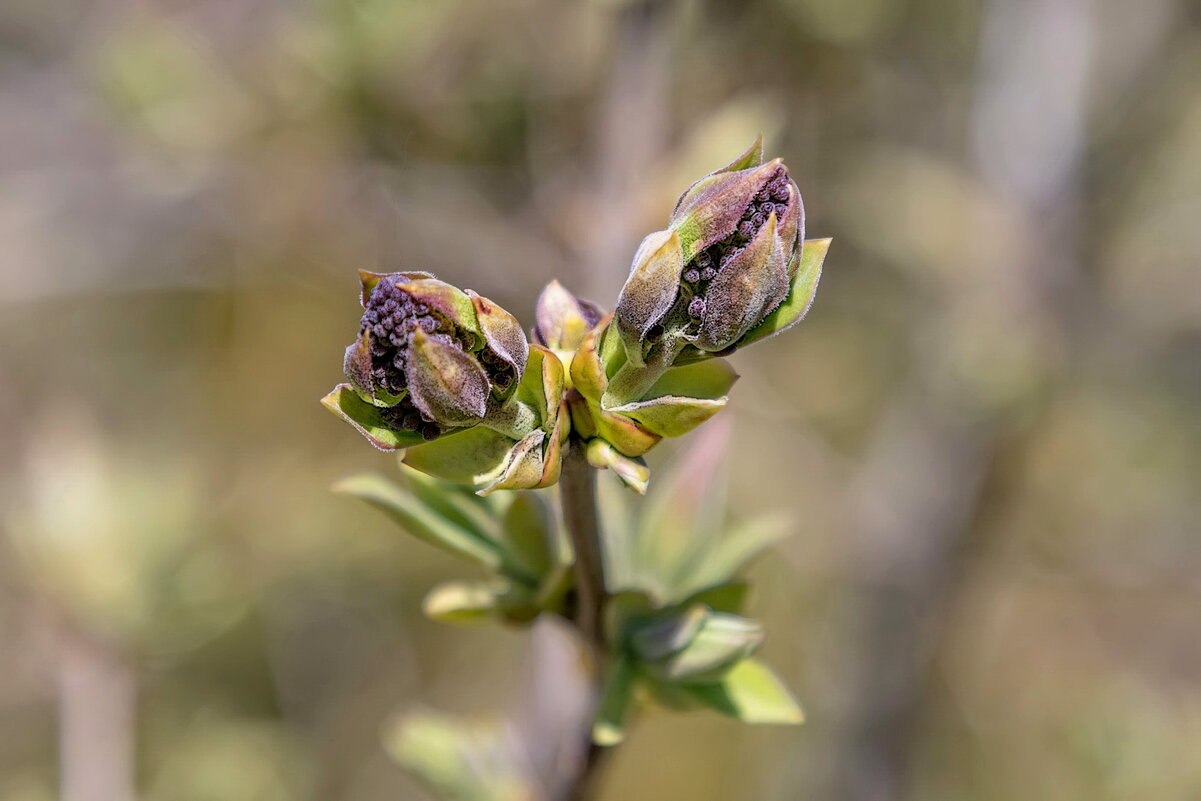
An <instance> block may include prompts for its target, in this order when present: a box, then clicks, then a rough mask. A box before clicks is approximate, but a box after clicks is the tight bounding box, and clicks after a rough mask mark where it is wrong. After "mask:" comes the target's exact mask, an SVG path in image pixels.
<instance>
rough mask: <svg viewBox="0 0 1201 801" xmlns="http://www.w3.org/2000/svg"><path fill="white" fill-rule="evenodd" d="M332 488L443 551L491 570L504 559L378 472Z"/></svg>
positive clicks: (495, 549)
mask: <svg viewBox="0 0 1201 801" xmlns="http://www.w3.org/2000/svg"><path fill="white" fill-rule="evenodd" d="M333 489H334V491H335V492H340V493H343V494H345V495H350V496H352V497H355V498H359V499H360V500H363V501H366V502H367V503H369V504H371V505H372V506H374V507H376V508H377V509H379V510H381V511H383V512H384V513H385V514H387V515H388V516H389V517H391V518H392V519H393V520H395V521H396V522H397V523H400V525H402V526H403V527H404V528H405V529H406V530H408V532H409V533H410V534H412V535H413V536H415V537H417V538H418V539H422V540H425V541H426V542H428V543H430V544H431V545H434V546H436V547H438V548H441V549H442V550H444V551H448V552H450V553H453V554H456V555H458V556H463V557H465V558H467V559H470V560H472V561H473V562H477V563H478V564H480V565H482V566H484V567H486V568H489V569H491V570H496V569H498V568H499V567H500V566H501V564H502V562H503V561H504V559H503V555H502V554H501V551H500V549H499V548H498V547H497V545H496V543H494V542H490V541H489V540H486V539H484V538H483V537H481V536H479V535H478V534H477V533H475V532H473V531H471V530H470V529H467V528H464V527H463V526H460V525H457V524H455V523H452V522H451V521H450V520H448V519H447V518H445V517H443V516H442V515H440V514H438V513H437V512H436V511H435V510H433V509H432V508H430V507H429V506H427V505H426V504H424V503H422V502H421V500H420V499H418V498H417V497H416V496H415V495H413V494H412V493H410V492H408V491H406V490H405V489H403V488H402V487H400V486H398V485H396V484H394V483H393V482H391V481H388V480H387V479H385V478H383V477H382V476H378V475H374V474H370V473H367V474H361V475H357V476H351V477H350V478H346V479H343V480H342V481H339V482H338V483H336V484H335V485H334V487H333Z"/></svg>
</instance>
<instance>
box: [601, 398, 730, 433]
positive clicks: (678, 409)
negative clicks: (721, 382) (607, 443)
mask: <svg viewBox="0 0 1201 801" xmlns="http://www.w3.org/2000/svg"><path fill="white" fill-rule="evenodd" d="M725 406H726V398H724V397H721V398H713V399H707V398H678V397H675V396H672V395H665V396H663V397H661V398H655V399H653V400H648V401H636V402H634V403H627V404H624V405H622V406H615V407H613V408H612V409H610V410H609V411H611V412H614V413H616V414H622V415H625V416H626V417H629V418H630V419H632V420H635V421H637V422H638V424H639V425H641V426H642V427H643V428H645V429H646V430H647V431H649V432H651V433H652V434H656V435H658V436H660V437H679V436H682V435H684V434H687V433H688V432H689V431H691V430H692V429H694V428H696V427H697V426H699V425H700V424H701V423H703V422H705V421H706V420H708V419H709V418H710V417H712V416H713V415H715V414H717V413H718V412H720V411H721V410H722V409H724V408H725Z"/></svg>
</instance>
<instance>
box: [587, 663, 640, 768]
mask: <svg viewBox="0 0 1201 801" xmlns="http://www.w3.org/2000/svg"><path fill="white" fill-rule="evenodd" d="M633 700H634V671H633V668H632V667H631V666H630V663H629V660H628V659H624V658H622V657H620V656H619V657H618V658H616V659H614V660H613V662H612V664H611V665H610V667H609V675H608V676H607V678H606V679H605V689H604V691H603V692H602V694H601V700H600V706H599V708H598V710H597V713H596V720H595V721H594V722H593V724H592V741H593V742H594V743H596V744H597V745H601V746H612V745H617V744H618V743H620V742H621V741H622V740H624V739H625V736H626V721H627V719H628V718H629V714H630V707H631V706H632V705H633Z"/></svg>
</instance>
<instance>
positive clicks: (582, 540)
mask: <svg viewBox="0 0 1201 801" xmlns="http://www.w3.org/2000/svg"><path fill="white" fill-rule="evenodd" d="M559 489H560V498H561V499H562V505H563V523H564V525H565V526H566V527H567V533H568V535H569V536H570V537H571V545H572V548H573V549H574V550H575V583H576V609H575V622H576V625H577V626H578V627H579V629H580V634H581V636H582V637H583V638H584V642H585V643H587V647H588V652H589V655H590V657H591V660H590V661H591V663H592V664H591V667H592V695H593V703H592V705H591V706H592V707H593V708H595V705H596V703H597V702H598V701H599V699H600V693H601V687H602V686H603V682H604V673H605V670H606V668H607V661H608V660H607V656H608V651H607V648H606V645H605V631H604V611H605V599H606V592H605V564H604V551H603V548H602V544H601V528H600V519H599V508H598V506H597V502H596V471H595V470H594V469H593V467H592V466H591V465H590V464H588V459H587V457H586V456H585V453H584V443H583V442H581V441H580V440H577V439H574V438H573V439H572V440H571V441H570V442H569V443H568V447H567V453H566V454H565V456H564V459H563V472H562V474H561V476H560V478H559ZM581 750H582V754H581V758H580V763H579V768H578V770H577V772H576V775H575V776H574V777H573V778H572V780H571V783H570V785H569V786H568V787H567V789H566V791H565V792H564V795H563V801H585V799H589V798H592V797H593V794H594V792H595V788H596V780H597V776H598V774H599V767H600V765H601V763H602V761H603V756H604V753H605V752H606V750H607V749H605V748H602V747H600V746H598V745H596V744H595V743H593V742H592V715H591V711H590V713H589V716H588V719H587V722H586V725H585V726H584V745H583V748H582V749H581Z"/></svg>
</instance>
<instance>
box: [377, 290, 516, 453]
mask: <svg viewBox="0 0 1201 801" xmlns="http://www.w3.org/2000/svg"><path fill="white" fill-rule="evenodd" d="M404 280H405V279H403V278H397V277H393V276H387V277H385V278H383V279H382V280H381V281H380V282H379V283H378V284H376V285H375V287H374V288H373V289H372V290H371V294H370V296H369V298H368V300H367V304H366V308H365V310H364V312H363V316H362V318H361V319H360V321H359V333H360V336H361V335H362V334H363V333H369V334H370V336H369V337H368V341H369V342H370V351H371V382H372V385H373V386H374V387H375V388H376V390H382V391H383V392H385V393H387V394H389V395H404V394H405V391H406V390H407V389H408V379H407V377H406V374H405V370H406V368H407V366H408V355H409V344H410V341H411V339H412V336H413V333H414V332H415V331H416V330H417V329H421V330H422V331H424V332H425V333H426V334H427V335H428V336H429V337H430V338H431V339H434V340H438V341H440V342H443V343H445V344H447V345H451V346H453V347H454V348H456V349H458V350H460V351H462V352H464V353H470V354H472V355H473V356H474V357H475V358H476V359H477V361H478V362H479V364H480V366H481V367H483V369H484V372H485V373H486V374H487V375H488V379H489V381H490V382H491V384H492V386H493V387H495V388H497V389H498V390H500V391H504V390H505V389H507V388H508V387H509V386H510V385H511V384H512V383H513V381H514V379H515V378H516V375H515V373H514V370H513V367H512V366H511V365H510V364H509V363H508V362H506V361H505V360H504V359H502V358H501V357H500V356H498V355H497V354H495V353H493V352H492V351H491V350H490V349H489V348H487V347H484V346H482V345H481V344H480V338H478V337H477V336H476V335H475V334H473V333H472V332H470V331H467V330H465V329H463V328H460V327H459V326H457V325H455V324H454V322H452V321H451V320H450V319H449V318H448V317H447V316H446V315H444V314H442V313H441V312H440V311H438V310H437V309H434V308H431V307H430V306H429V305H427V304H425V303H423V302H422V301H420V300H418V299H417V298H415V297H413V296H412V295H411V294H409V293H408V292H405V291H404V289H402V288H401V287H400V286H398V282H403V281H404ZM380 414H381V416H383V418H384V419H385V420H386V421H387V422H388V423H390V424H391V425H394V426H395V427H397V428H401V429H405V430H408V431H418V432H420V433H421V435H422V436H423V437H425V438H426V439H434V438H435V437H437V436H439V435H440V434H441V433H442V430H441V428H440V427H439V426H438V424H437V423H435V422H434V421H433V420H431V419H429V418H428V417H426V416H424V415H423V414H422V413H421V412H420V411H419V410H418V409H417V407H416V406H415V405H414V404H413V402H412V400H411V399H410V398H409V397H408V396H407V395H406V396H405V397H403V398H402V399H401V401H400V402H399V403H397V404H396V405H394V406H391V407H388V408H384V409H381V410H380Z"/></svg>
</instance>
